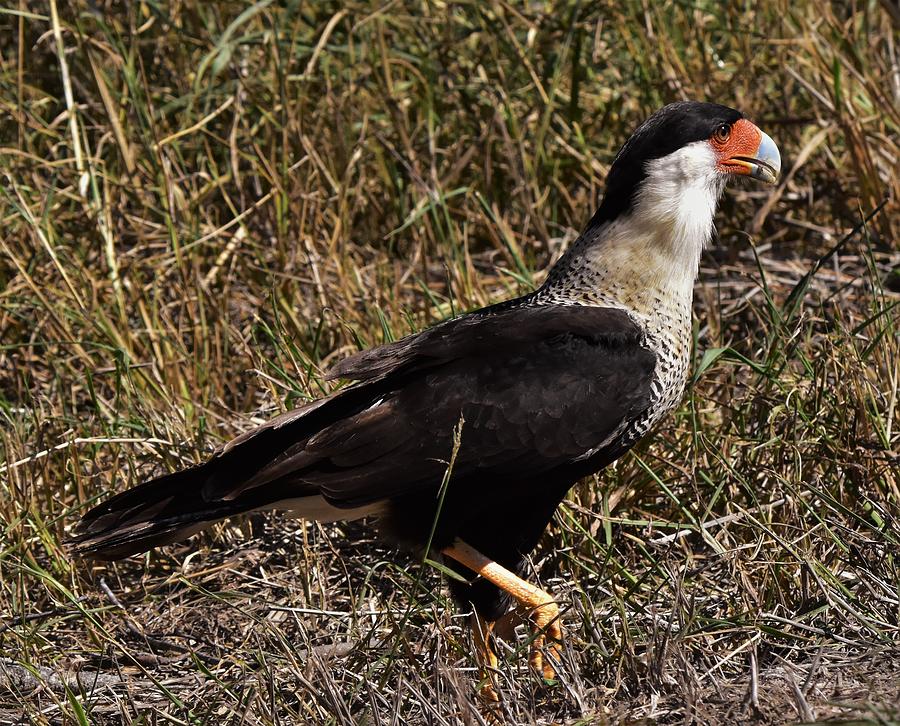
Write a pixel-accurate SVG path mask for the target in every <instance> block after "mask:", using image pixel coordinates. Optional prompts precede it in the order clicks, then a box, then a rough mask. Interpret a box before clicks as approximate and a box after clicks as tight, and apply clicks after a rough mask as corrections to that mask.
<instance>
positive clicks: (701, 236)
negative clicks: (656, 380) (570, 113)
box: [545, 101, 781, 314]
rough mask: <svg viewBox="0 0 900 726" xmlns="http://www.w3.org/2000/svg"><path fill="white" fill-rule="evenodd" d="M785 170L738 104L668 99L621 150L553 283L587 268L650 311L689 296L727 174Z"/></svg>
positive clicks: (595, 280) (599, 282) (598, 281)
mask: <svg viewBox="0 0 900 726" xmlns="http://www.w3.org/2000/svg"><path fill="white" fill-rule="evenodd" d="M780 171H781V157H780V156H779V154H778V148H777V147H776V146H775V143H774V142H773V141H772V139H770V138H769V137H768V136H767V135H766V134H764V133H763V132H762V131H760V129H758V128H757V127H756V126H755V125H754V124H753V123H751V122H750V121H748V120H747V119H746V118H744V116H743V114H742V113H741V112H740V111H736V110H735V109H733V108H729V107H727V106H720V105H719V104H715V103H699V102H695V101H685V102H681V103H673V104H670V105H668V106H666V107H664V108H662V109H660V110H659V111H657V112H656V113H654V114H653V115H652V116H651V117H650V118H648V119H647V120H646V121H644V123H642V124H641V125H640V126H639V127H638V128H637V130H636V131H635V132H634V133H633V134H632V136H631V138H630V139H628V141H627V142H625V145H624V146H623V147H622V149H621V150H620V151H619V153H618V154H617V155H616V158H615V159H614V160H613V163H612V166H611V167H610V170H609V174H608V176H607V179H606V191H605V193H604V195H603V199H602V201H601V203H600V207H599V208H598V210H597V212H596V213H595V214H594V216H593V218H592V219H591V221H590V223H589V224H588V226H587V228H586V229H585V231H584V233H583V234H582V235H581V237H580V238H579V239H578V240H577V241H576V242H575V243H574V244H573V245H572V247H571V248H570V249H569V251H568V252H567V253H566V255H565V257H564V258H563V259H561V260H560V262H559V264H558V265H557V269H555V270H554V272H553V273H551V274H550V275H549V276H548V278H547V282H546V283H545V285H547V286H549V287H552V286H554V285H557V284H560V283H559V281H560V280H563V279H564V278H566V275H567V274H568V271H569V270H571V269H572V268H586V269H588V270H591V271H592V275H591V276H590V279H591V280H592V282H591V283H589V285H588V286H589V287H591V286H592V287H597V288H603V289H604V290H605V291H606V292H605V293H604V294H605V295H606V297H607V298H608V297H610V296H612V297H613V298H614V299H616V300H619V302H621V303H623V304H626V305H629V306H631V307H632V308H634V309H638V308H641V309H644V308H646V311H650V310H651V309H652V307H653V306H654V305H656V304H657V302H656V301H658V300H662V299H678V300H679V301H681V302H680V303H679V304H684V305H689V302H690V299H691V295H692V289H693V281H694V279H695V278H696V275H697V270H698V268H699V264H700V255H701V252H702V250H703V248H704V247H705V246H706V244H707V243H709V241H710V240H711V239H712V235H713V230H714V225H713V216H714V215H715V211H716V205H717V203H718V200H719V197H720V196H721V194H722V190H723V189H724V187H725V182H726V181H727V180H728V179H729V178H731V177H735V176H745V177H750V178H752V179H758V180H761V181H764V182H768V183H770V184H771V183H774V182H775V181H776V180H777V179H778V174H779V172H780ZM610 290H616V291H617V292H610ZM585 294H594V293H585ZM641 306H643V307H641ZM648 314H649V313H648Z"/></svg>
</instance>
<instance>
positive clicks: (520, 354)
mask: <svg viewBox="0 0 900 726" xmlns="http://www.w3.org/2000/svg"><path fill="white" fill-rule="evenodd" d="M654 364H655V357H654V356H653V354H652V353H650V352H649V351H648V350H647V349H645V348H643V347H642V346H641V339H640V332H639V328H638V327H637V325H635V324H634V322H633V321H632V320H631V319H630V318H629V317H628V316H627V315H626V314H625V313H624V312H623V311H620V310H615V309H610V308H590V307H576V306H571V307H569V306H543V307H532V308H514V309H511V310H507V311H502V312H498V313H495V314H492V315H473V316H468V317H464V318H460V319H457V320H453V321H449V322H448V323H444V324H442V325H438V326H436V327H434V328H432V329H430V330H428V331H425V332H424V333H421V334H419V335H415V336H411V337H409V338H406V339H404V340H401V341H398V342H396V343H392V344H389V345H385V346H380V347H378V348H374V349H371V350H367V351H364V352H362V353H359V354H357V355H355V356H353V357H351V358H349V359H347V360H345V361H344V362H342V363H341V364H339V365H338V366H337V367H336V368H335V369H334V370H333V371H332V373H331V374H330V376H329V377H336V376H344V377H352V378H355V379H357V380H360V381H363V383H361V384H359V385H358V386H356V387H353V388H351V389H349V390H348V391H347V392H346V393H345V394H339V396H338V397H335V402H337V401H338V400H340V398H341V396H347V397H353V396H359V395H360V394H362V396H361V401H362V404H363V405H361V406H359V408H358V410H356V411H354V412H352V413H349V415H348V414H344V415H341V416H340V417H339V418H335V419H333V420H332V421H331V422H329V423H328V424H327V425H324V426H317V427H315V430H314V431H310V433H309V434H306V433H305V432H304V433H301V432H300V431H299V430H298V431H297V434H298V435H297V436H296V437H293V436H288V438H289V439H290V438H293V443H292V444H290V445H289V446H287V447H286V448H285V449H284V450H283V451H281V452H279V453H278V455H277V456H276V457H274V459H273V460H272V461H271V462H270V463H269V464H267V465H266V466H263V467H261V468H260V469H259V471H258V472H257V473H256V474H255V475H254V476H252V477H250V478H249V479H247V480H246V481H245V482H244V483H243V485H241V486H239V487H237V488H235V487H234V484H233V482H223V484H224V486H223V487H222V488H220V489H218V488H212V489H211V490H210V492H209V493H210V495H211V496H214V497H234V496H236V495H237V496H243V495H244V493H245V492H249V491H251V490H253V489H254V488H257V487H264V486H272V485H274V486H275V488H277V489H278V490H279V491H282V490H284V489H289V488H290V486H291V485H293V486H297V487H298V488H303V487H311V488H313V489H315V490H316V491H318V492H320V493H321V494H322V495H324V496H325V497H326V498H327V499H328V501H329V502H331V503H332V504H334V505H336V506H339V507H357V506H361V505H365V504H369V503H372V502H374V501H378V500H380V499H386V498H389V497H395V496H398V495H401V494H404V493H406V492H408V491H410V490H414V489H416V488H417V487H423V486H436V485H437V484H438V483H439V482H440V480H441V478H442V476H443V473H444V471H445V469H446V466H447V463H446V462H447V461H448V460H449V458H450V455H451V452H452V448H453V431H454V429H455V428H456V426H457V424H458V423H459V422H460V419H462V420H463V422H464V423H463V428H462V444H461V447H460V449H459V452H458V455H457V459H456V463H455V467H454V476H455V477H456V478H465V477H467V476H470V475H473V474H475V473H478V472H483V471H487V470H489V471H490V472H491V476H492V477H494V478H495V479H496V480H503V479H510V478H515V477H521V476H523V475H524V474H528V475H533V474H539V473H541V472H546V471H549V470H552V469H555V468H558V467H560V466H565V465H568V464H571V463H572V462H575V461H578V460H582V459H584V458H587V457H590V456H591V455H592V454H594V453H596V452H597V451H598V450H599V449H600V448H602V446H603V445H604V442H607V440H608V439H609V438H610V437H611V436H612V435H613V434H614V433H615V432H616V431H617V430H618V429H619V427H620V426H621V425H622V423H623V422H624V421H627V420H629V419H632V418H635V417H637V416H638V415H640V413H641V412H643V411H644V410H645V409H646V408H647V406H648V405H649V397H650V381H651V378H652V373H653V366H654ZM308 423H309V422H308V421H305V417H304V418H301V419H299V420H294V421H288V422H287V423H286V425H285V428H286V429H291V428H295V429H300V428H305V429H306V430H307V431H309V427H308V425H307V424H308ZM248 442H249V440H248Z"/></svg>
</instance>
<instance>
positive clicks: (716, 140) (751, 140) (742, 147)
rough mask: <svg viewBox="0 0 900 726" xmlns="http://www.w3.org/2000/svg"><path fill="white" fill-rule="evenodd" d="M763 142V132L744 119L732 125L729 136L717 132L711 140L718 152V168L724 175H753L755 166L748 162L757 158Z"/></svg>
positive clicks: (711, 144)
mask: <svg viewBox="0 0 900 726" xmlns="http://www.w3.org/2000/svg"><path fill="white" fill-rule="evenodd" d="M761 140H762V131H760V130H759V129H758V128H757V127H756V126H755V125H754V124H752V123H750V122H749V121H748V120H747V119H743V118H742V119H738V120H737V121H736V122H735V123H734V124H732V126H731V129H730V132H729V133H728V134H722V133H720V132H719V131H716V133H714V134H713V135H712V137H711V138H710V140H709V143H710V146H712V147H713V150H714V151H715V152H716V159H717V160H718V163H717V164H716V168H717V169H718V170H719V171H721V172H722V173H724V174H740V175H744V176H748V175H750V174H752V173H753V165H752V164H750V163H749V162H748V161H747V160H748V159H753V158H754V157H755V156H756V152H757V149H759V143H760V141H761Z"/></svg>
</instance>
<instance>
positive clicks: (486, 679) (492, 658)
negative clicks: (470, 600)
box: [471, 613, 500, 703]
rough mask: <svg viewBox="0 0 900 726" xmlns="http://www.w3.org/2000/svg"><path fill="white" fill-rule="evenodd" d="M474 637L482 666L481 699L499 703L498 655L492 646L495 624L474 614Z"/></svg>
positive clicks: (472, 618)
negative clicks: (496, 687)
mask: <svg viewBox="0 0 900 726" xmlns="http://www.w3.org/2000/svg"><path fill="white" fill-rule="evenodd" d="M471 623H472V636H473V638H474V640H475V656H476V658H477V659H478V663H479V665H480V666H481V678H482V685H481V697H482V698H483V699H484V700H485V701H489V702H491V703H497V702H498V701H499V700H500V697H499V696H498V695H497V690H496V689H495V688H494V670H495V669H496V668H497V654H496V653H495V652H494V648H493V647H492V646H491V633H492V632H493V630H494V624H493V623H492V622H489V621H487V620H482V619H481V618H479V617H478V615H477V614H476V613H472V616H471Z"/></svg>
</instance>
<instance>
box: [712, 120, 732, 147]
mask: <svg viewBox="0 0 900 726" xmlns="http://www.w3.org/2000/svg"><path fill="white" fill-rule="evenodd" d="M729 136H731V124H722V125H721V126H719V128H717V129H716V130H715V133H714V134H713V138H714V139H715V140H716V141H718V142H719V143H720V144H724V143H725V142H726V141H728V137H729Z"/></svg>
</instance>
